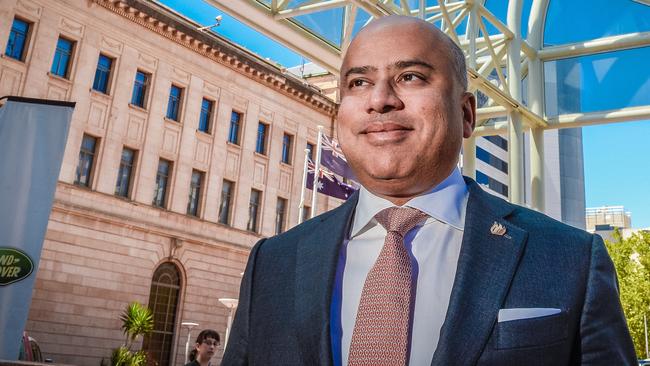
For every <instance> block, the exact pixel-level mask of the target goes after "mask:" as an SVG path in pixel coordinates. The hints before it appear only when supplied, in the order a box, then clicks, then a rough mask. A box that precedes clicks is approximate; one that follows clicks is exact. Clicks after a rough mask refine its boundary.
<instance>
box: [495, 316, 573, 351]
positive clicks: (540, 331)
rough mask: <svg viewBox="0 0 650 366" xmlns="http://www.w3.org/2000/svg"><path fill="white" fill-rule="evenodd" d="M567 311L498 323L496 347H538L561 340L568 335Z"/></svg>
mask: <svg viewBox="0 0 650 366" xmlns="http://www.w3.org/2000/svg"><path fill="white" fill-rule="evenodd" d="M567 317H568V316H567V312H566V310H562V312H560V313H558V314H554V315H549V316H542V317H538V318H531V319H518V320H510V321H505V322H500V323H497V327H496V333H497V334H496V336H497V342H496V348H497V349H511V348H521V347H536V346H544V345H549V344H553V343H556V342H560V341H562V340H564V339H566V338H567V337H568V333H569V326H568V324H567Z"/></svg>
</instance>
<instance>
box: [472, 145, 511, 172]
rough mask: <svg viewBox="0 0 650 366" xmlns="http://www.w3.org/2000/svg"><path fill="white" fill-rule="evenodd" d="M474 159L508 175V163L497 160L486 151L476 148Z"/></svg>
mask: <svg viewBox="0 0 650 366" xmlns="http://www.w3.org/2000/svg"><path fill="white" fill-rule="evenodd" d="M476 157H477V158H478V159H479V160H481V161H483V162H485V163H487V164H489V165H491V166H493V167H494V168H496V169H499V170H500V171H502V172H504V173H506V174H508V163H506V162H505V161H503V160H501V159H499V158H497V157H496V156H494V155H492V154H491V153H490V152H488V151H487V150H485V149H483V148H481V147H479V146H477V147H476Z"/></svg>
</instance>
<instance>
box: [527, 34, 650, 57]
mask: <svg viewBox="0 0 650 366" xmlns="http://www.w3.org/2000/svg"><path fill="white" fill-rule="evenodd" d="M643 46H650V32H640V33H628V34H621V35H618V36H611V37H603V38H598V39H594V40H590V41H586V42H577V43H571V44H566V45H562V46H553V47H545V48H543V49H541V50H539V51H538V52H537V53H538V57H539V58H540V59H542V60H544V61H548V60H556V59H559V58H567V57H575V56H583V55H591V54H594V53H599V52H609V51H616V50H622V49H627V48H635V47H643Z"/></svg>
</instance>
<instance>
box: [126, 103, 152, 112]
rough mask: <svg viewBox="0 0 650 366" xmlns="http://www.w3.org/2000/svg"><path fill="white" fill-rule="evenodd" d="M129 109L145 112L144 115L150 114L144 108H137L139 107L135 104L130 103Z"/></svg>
mask: <svg viewBox="0 0 650 366" xmlns="http://www.w3.org/2000/svg"><path fill="white" fill-rule="evenodd" d="M129 108H132V109H135V110H136V111H140V112H143V113H148V112H149V111H147V110H146V109H145V108H144V107H140V106H137V105H135V104H133V103H129Z"/></svg>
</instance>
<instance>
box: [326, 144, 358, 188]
mask: <svg viewBox="0 0 650 366" xmlns="http://www.w3.org/2000/svg"><path fill="white" fill-rule="evenodd" d="M320 163H321V165H323V166H324V167H326V168H327V169H329V170H330V171H331V172H333V173H336V174H338V175H340V176H342V177H344V178H347V179H350V180H356V178H355V176H354V173H353V172H352V169H350V166H349V165H348V161H347V160H346V159H345V156H344V155H343V151H342V150H341V146H340V145H339V142H338V141H336V139H335V138H332V139H331V140H330V139H329V138H328V137H327V135H325V134H323V146H321V156H320Z"/></svg>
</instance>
